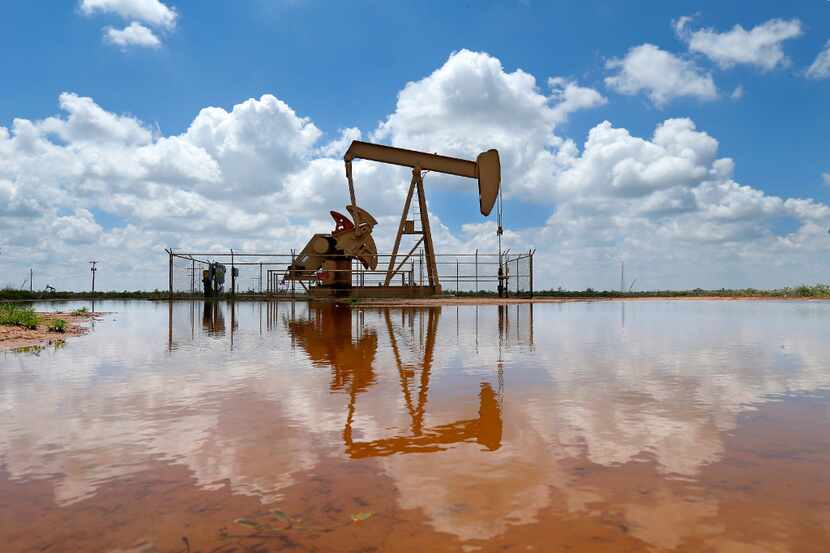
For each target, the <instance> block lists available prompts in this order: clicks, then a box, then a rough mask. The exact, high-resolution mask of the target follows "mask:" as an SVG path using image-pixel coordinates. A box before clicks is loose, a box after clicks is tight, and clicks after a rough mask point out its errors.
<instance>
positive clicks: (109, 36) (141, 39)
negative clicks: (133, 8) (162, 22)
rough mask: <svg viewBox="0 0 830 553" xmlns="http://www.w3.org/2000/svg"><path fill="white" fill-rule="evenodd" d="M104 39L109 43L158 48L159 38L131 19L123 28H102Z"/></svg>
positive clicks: (125, 46)
mask: <svg viewBox="0 0 830 553" xmlns="http://www.w3.org/2000/svg"><path fill="white" fill-rule="evenodd" d="M104 40H105V41H106V42H108V43H110V44H114V45H116V46H121V47H122V48H127V47H129V46H143V47H145V48H158V47H159V46H161V40H159V37H157V36H156V35H155V33H153V31H152V30H150V29H148V28H147V27H145V26H144V25H142V24H141V23H137V22H135V21H133V22H132V23H130V24H129V25H127V26H126V27H124V28H123V29H113V28H112V27H106V28H105V29H104Z"/></svg>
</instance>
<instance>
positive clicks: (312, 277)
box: [284, 140, 501, 296]
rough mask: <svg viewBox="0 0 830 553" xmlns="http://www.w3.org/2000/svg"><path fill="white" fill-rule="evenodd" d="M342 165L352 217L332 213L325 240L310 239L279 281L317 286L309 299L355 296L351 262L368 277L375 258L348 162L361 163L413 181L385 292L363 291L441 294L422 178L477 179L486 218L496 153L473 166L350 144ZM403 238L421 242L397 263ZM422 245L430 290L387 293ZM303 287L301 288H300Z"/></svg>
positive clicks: (398, 291) (496, 179)
mask: <svg viewBox="0 0 830 553" xmlns="http://www.w3.org/2000/svg"><path fill="white" fill-rule="evenodd" d="M343 159H344V161H345V163H346V180H347V181H348V184H349V197H350V200H351V204H350V205H347V206H346V210H347V211H348V212H349V214H351V216H352V219H349V218H348V217H347V216H346V215H343V214H342V213H338V212H337V211H331V212H330V213H331V216H332V218H333V219H334V222H335V228H334V230H333V231H332V232H331V233H330V234H315V235H314V236H312V238H311V240H309V241H308V244H306V246H305V247H304V248H303V249H302V251H301V252H300V253H299V255H297V257H296V258H294V260H293V262H292V264H291V265H289V267H288V270H287V272H286V274H285V277H284V280H296V281H299V282H300V283H301V284H302V282H303V280H307V281H316V282H317V283H318V284H319V286H315V287H313V288H311V289H310V292H311V293H312V294H314V295H320V296H326V295H340V294H345V295H350V294H354V293H356V292H357V291H358V290H357V289H352V275H351V267H352V260H354V259H356V260H358V261H360V263H361V264H362V265H363V268H364V269H366V270H368V271H374V270H376V269H377V266H378V252H377V248H376V247H375V241H374V239H373V238H372V229H374V227H375V225H377V221H376V220H375V218H374V217H372V216H371V215H370V214H369V212H367V211H366V210H364V209H362V208H360V207H359V206H358V205H357V198H356V196H355V190H354V181H353V179H352V160H354V159H366V160H370V161H377V162H380V163H388V164H391V165H399V166H403V167H409V168H411V169H412V180H411V182H410V184H409V191H408V192H407V195H406V201H405V202H404V205H403V213H402V214H401V221H400V224H399V225H398V232H397V234H396V236H395V245H394V247H393V249H392V255H391V256H390V259H389V266H388V267H387V269H386V276H385V279H384V286H378V287H371V288H368V287H367V288H365V290H366V291H367V292H369V294H368V295H373V294H374V293H380V295H386V296H389V295H403V296H406V295H422V296H426V295H434V294H440V293H441V283H440V282H439V280H438V269H437V267H436V261H435V248H434V246H433V242H432V233H431V232H430V226H429V213H428V211H427V204H426V195H425V193H424V180H423V174H422V173H423V172H425V171H434V172H436V173H444V174H447V175H456V176H459V177H467V178H471V179H477V180H478V201H479V208H480V210H481V214H482V215H484V216H485V217H486V216H487V215H489V214H490V212H491V211H492V210H493V206H494V205H495V203H496V199H497V198H498V195H499V186H500V185H501V164H500V162H499V152H498V151H497V150H487V151H486V152H482V153H481V154H479V155H478V157H477V158H476V161H469V160H466V159H458V158H453V157H447V156H441V155H438V154H428V153H425V152H417V151H414V150H404V149H402V148H393V147H391V146H383V145H380V144H370V143H368V142H361V141H359V140H355V141H354V142H352V144H351V146H349V149H348V150H347V151H346V155H345V156H344V157H343ZM413 195H417V201H418V211H419V213H420V223H421V225H420V228H419V229H416V228H415V221H414V220H411V219H407V216H408V215H409V212H410V207H411V205H412V197H413ZM405 234H413V235H420V238H419V239H418V241H417V242H416V243H415V245H414V246H413V247H412V249H411V250H410V251H409V253H408V254H406V255H405V256H403V257H402V259H401V260H400V261H398V254H399V249H400V246H401V238H402V237H403V235H405ZM422 244H423V249H424V254H425V258H426V276H427V280H428V282H429V286H424V287H416V286H408V287H398V286H396V287H391V286H390V283H391V282H392V278H393V277H394V276H395V275H396V274H397V273H398V272H399V271H400V269H401V268H402V267H403V265H404V263H405V262H406V261H407V259H409V258H410V257H411V256H412V254H413V253H414V252H415V250H416V249H417V248H418V246H420V245H422ZM396 263H397V265H396ZM410 284H411V283H410ZM303 286H304V287H305V285H304V284H303ZM384 292H386V293H384Z"/></svg>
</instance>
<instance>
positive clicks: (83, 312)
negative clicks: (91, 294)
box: [72, 307, 89, 316]
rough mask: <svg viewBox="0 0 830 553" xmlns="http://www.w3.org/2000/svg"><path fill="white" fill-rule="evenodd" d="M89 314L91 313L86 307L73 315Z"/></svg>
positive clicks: (77, 310) (75, 311)
mask: <svg viewBox="0 0 830 553" xmlns="http://www.w3.org/2000/svg"><path fill="white" fill-rule="evenodd" d="M87 313H89V309H87V308H86V307H81V308H80V309H76V310H74V311H73V312H72V314H73V315H75V316H77V315H86V314H87Z"/></svg>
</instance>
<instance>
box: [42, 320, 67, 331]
mask: <svg viewBox="0 0 830 553" xmlns="http://www.w3.org/2000/svg"><path fill="white" fill-rule="evenodd" d="M46 328H47V329H48V330H49V332H66V321H64V320H63V319H55V320H54V321H50V322H49V325H48V326H47V327H46Z"/></svg>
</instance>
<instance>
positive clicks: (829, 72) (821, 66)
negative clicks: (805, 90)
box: [807, 40, 830, 79]
mask: <svg viewBox="0 0 830 553" xmlns="http://www.w3.org/2000/svg"><path fill="white" fill-rule="evenodd" d="M807 76H808V77H811V78H813V79H826V78H827V77H830V40H828V41H827V44H825V45H824V49H823V50H822V51H821V52H820V53H819V55H818V56H817V57H816V60H815V61H814V62H813V63H812V64H811V65H810V67H809V68H808V69H807Z"/></svg>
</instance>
